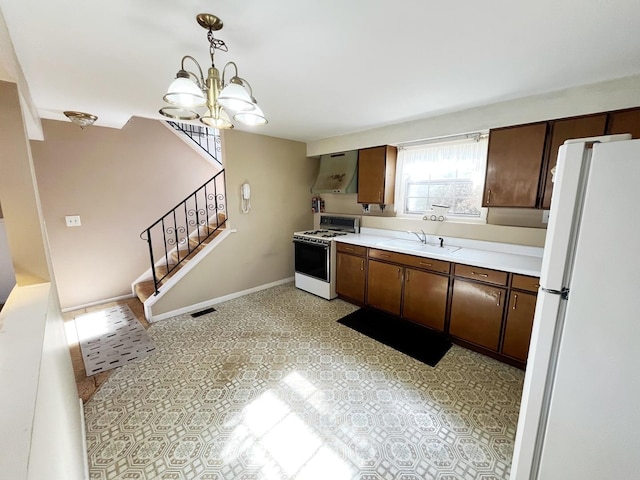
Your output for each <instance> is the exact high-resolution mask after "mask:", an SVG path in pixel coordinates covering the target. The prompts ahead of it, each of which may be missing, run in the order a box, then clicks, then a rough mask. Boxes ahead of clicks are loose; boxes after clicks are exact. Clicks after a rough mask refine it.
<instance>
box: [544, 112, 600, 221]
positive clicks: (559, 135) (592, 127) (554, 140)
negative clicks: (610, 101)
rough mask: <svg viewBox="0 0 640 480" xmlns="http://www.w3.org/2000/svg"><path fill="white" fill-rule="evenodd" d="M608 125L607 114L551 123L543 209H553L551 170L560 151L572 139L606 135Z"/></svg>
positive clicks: (545, 169) (556, 161)
mask: <svg viewBox="0 0 640 480" xmlns="http://www.w3.org/2000/svg"><path fill="white" fill-rule="evenodd" d="M606 124H607V114H606V113H602V114H599V115H589V116H585V117H576V118H568V119H566V120H556V121H554V122H551V131H550V135H551V139H550V142H549V155H548V157H547V161H546V162H545V168H544V175H543V177H542V180H543V184H542V185H541V186H542V192H543V193H542V208H544V209H549V208H550V207H551V194H552V192H553V182H552V181H551V177H552V175H551V169H552V168H553V167H555V166H556V164H557V163H558V149H559V148H560V146H561V145H562V144H563V143H564V142H565V141H566V140H569V139H572V138H584V137H597V136H598V135H604V133H605V126H606Z"/></svg>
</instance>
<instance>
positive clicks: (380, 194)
mask: <svg viewBox="0 0 640 480" xmlns="http://www.w3.org/2000/svg"><path fill="white" fill-rule="evenodd" d="M378 201H379V202H381V201H382V192H378Z"/></svg>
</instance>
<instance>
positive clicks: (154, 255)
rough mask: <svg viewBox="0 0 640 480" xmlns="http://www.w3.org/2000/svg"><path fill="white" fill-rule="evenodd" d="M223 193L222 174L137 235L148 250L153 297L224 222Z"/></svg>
mask: <svg viewBox="0 0 640 480" xmlns="http://www.w3.org/2000/svg"><path fill="white" fill-rule="evenodd" d="M225 191H226V189H225V173H224V170H221V171H220V172H218V173H217V174H216V175H214V176H213V177H212V178H210V179H209V180H207V182H205V183H204V184H203V185H202V186H200V187H199V188H198V189H197V190H196V191H195V192H193V193H192V194H190V195H189V196H187V197H186V198H185V199H184V200H183V201H182V202H180V203H179V204H178V205H176V206H175V207H174V208H172V209H171V210H169V211H168V212H167V213H165V214H164V215H163V216H162V217H160V218H159V219H158V220H157V221H155V222H154V223H153V224H152V225H151V226H149V227H148V228H147V229H145V230H144V231H143V232H142V233H140V238H141V239H142V240H145V241H146V242H147V244H148V247H149V257H150V260H151V272H152V275H153V284H154V295H157V294H158V293H159V287H160V285H161V283H162V281H163V280H164V279H165V278H167V277H168V276H169V275H170V274H171V272H173V271H174V270H176V269H178V268H179V267H180V265H181V264H182V263H183V262H184V261H185V260H186V259H187V257H188V256H189V255H190V254H191V253H193V252H194V250H196V249H197V248H198V247H200V245H202V244H203V243H204V242H205V241H206V240H207V239H208V238H209V237H210V236H211V235H213V234H214V233H215V232H217V231H218V230H220V229H221V228H222V227H223V226H224V224H225V223H226V222H227V205H226V201H225V195H224V193H225ZM156 264H158V265H156Z"/></svg>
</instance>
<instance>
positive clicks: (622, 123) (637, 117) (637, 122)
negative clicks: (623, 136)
mask: <svg viewBox="0 0 640 480" xmlns="http://www.w3.org/2000/svg"><path fill="white" fill-rule="evenodd" d="M617 133H630V134H631V135H632V136H633V138H640V108H634V109H632V110H622V111H619V112H611V113H609V126H608V128H607V134H609V135H614V134H617Z"/></svg>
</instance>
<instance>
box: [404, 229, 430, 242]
mask: <svg viewBox="0 0 640 480" xmlns="http://www.w3.org/2000/svg"><path fill="white" fill-rule="evenodd" d="M407 233H413V234H414V235H415V236H416V237H418V240H420V243H422V244H423V245H426V244H427V234H426V233H424V230H420V233H418V232H412V231H411V230H407Z"/></svg>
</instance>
